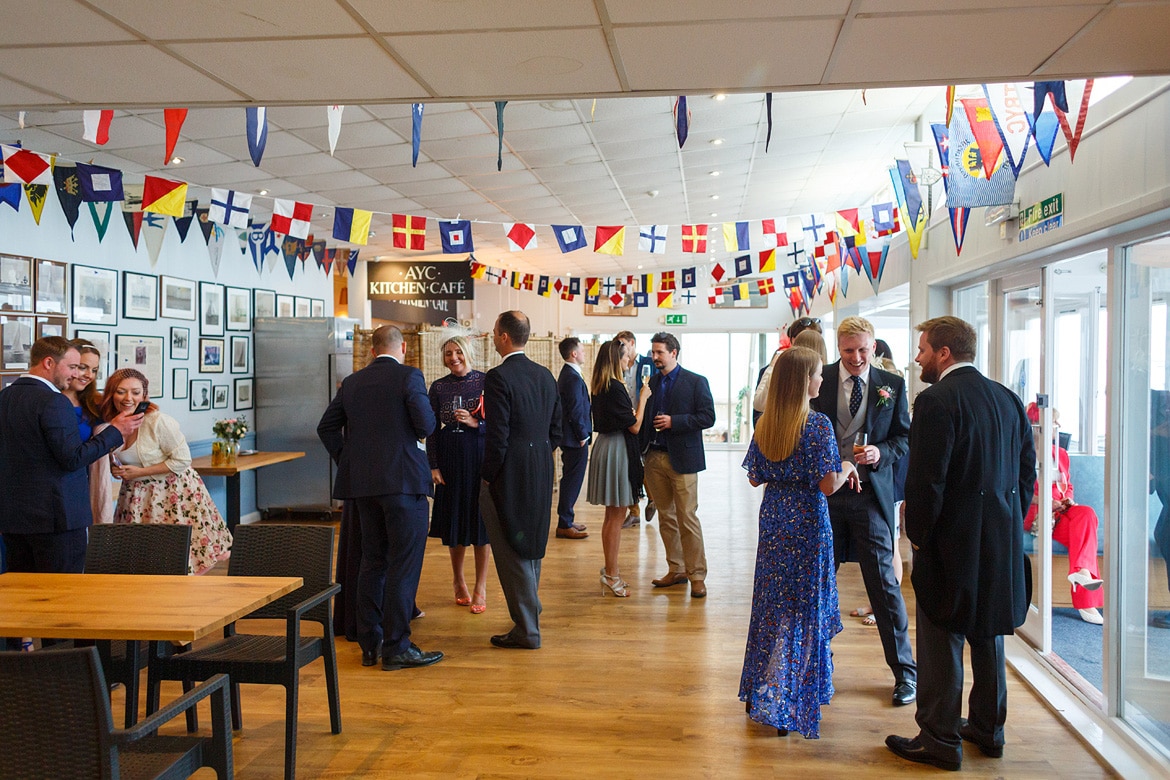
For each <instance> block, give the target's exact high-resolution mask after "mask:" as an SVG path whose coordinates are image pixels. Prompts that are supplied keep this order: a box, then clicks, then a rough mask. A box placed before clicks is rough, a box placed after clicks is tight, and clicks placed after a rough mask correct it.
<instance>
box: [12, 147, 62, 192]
mask: <svg viewBox="0 0 1170 780" xmlns="http://www.w3.org/2000/svg"><path fill="white" fill-rule="evenodd" d="M0 149H2V150H3V153H4V181H5V182H7V183H9V184H44V185H45V186H48V185H50V184H52V183H53V162H52V160H50V159H49V158H48V157H46V156H45V155H43V154H38V153H37V152H30V151H28V150H27V149H21V148H20V147H19V146H9V145H8V144H3V145H0Z"/></svg>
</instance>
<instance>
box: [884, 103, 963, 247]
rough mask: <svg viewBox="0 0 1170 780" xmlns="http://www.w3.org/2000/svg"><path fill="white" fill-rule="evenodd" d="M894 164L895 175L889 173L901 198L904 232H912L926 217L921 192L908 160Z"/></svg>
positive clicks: (952, 118) (895, 161)
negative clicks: (904, 221) (904, 218)
mask: <svg viewBox="0 0 1170 780" xmlns="http://www.w3.org/2000/svg"><path fill="white" fill-rule="evenodd" d="M951 121H952V122H953V121H954V117H951ZM894 163H895V167H896V173H895V171H891V175H893V176H894V185H895V189H896V190H897V191H898V192H899V193H901V194H902V196H903V201H902V206H903V211H902V213H903V214H904V215H905V217H906V230H907V231H909V232H914V231H915V230H918V229H919V228H920V227H921V225H922V223H920V222H919V220H923V221H925V216H926V209H925V208H923V204H922V191H921V190H920V189H919V188H918V177H917V176H915V175H914V171H913V170H912V169H911V168H910V161H909V160H894Z"/></svg>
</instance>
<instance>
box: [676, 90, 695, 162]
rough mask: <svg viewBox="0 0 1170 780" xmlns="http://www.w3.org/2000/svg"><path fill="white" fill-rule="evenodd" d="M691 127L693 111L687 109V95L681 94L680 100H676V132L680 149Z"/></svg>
mask: <svg viewBox="0 0 1170 780" xmlns="http://www.w3.org/2000/svg"><path fill="white" fill-rule="evenodd" d="M690 127H691V112H690V111H688V110H687V98H686V96H685V95H679V97H678V100H676V101H674V133H675V137H677V138H678V148H679V149H681V148H683V144H685V143H686V142H687V134H688V133H689V132H690Z"/></svg>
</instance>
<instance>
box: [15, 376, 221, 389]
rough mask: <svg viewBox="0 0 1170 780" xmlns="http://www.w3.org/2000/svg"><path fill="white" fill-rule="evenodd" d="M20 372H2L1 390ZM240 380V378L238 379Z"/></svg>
mask: <svg viewBox="0 0 1170 780" xmlns="http://www.w3.org/2000/svg"><path fill="white" fill-rule="evenodd" d="M20 376H21V375H20V374H0V390H3V389H4V388H6V387H8V386H9V385H10V384H12V383H13V382H15V381H16V380H17V379H20ZM236 381H239V380H236Z"/></svg>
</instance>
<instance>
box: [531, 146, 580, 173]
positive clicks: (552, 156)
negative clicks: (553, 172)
mask: <svg viewBox="0 0 1170 780" xmlns="http://www.w3.org/2000/svg"><path fill="white" fill-rule="evenodd" d="M518 156H519V157H520V158H521V159H522V160H523V161H524V164H525V165H527V166H528V167H530V168H547V167H551V166H554V165H567V164H568V163H569V161H570V160H577V161H586V162H601V155H599V154H597V153H596V152H589V151H586V150H583V149H582V148H581V147H579V146H573V147H554V148H551V149H525V150H524V151H523V152H519V153H518Z"/></svg>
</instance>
